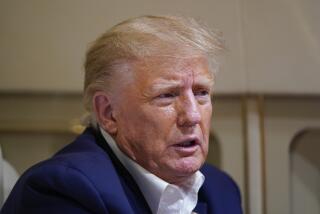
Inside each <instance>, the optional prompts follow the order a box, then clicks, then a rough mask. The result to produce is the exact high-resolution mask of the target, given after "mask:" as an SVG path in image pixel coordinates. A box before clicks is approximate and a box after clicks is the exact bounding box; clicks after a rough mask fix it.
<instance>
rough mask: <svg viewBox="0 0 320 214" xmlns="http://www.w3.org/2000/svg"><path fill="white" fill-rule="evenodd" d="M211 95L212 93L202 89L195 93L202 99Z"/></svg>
mask: <svg viewBox="0 0 320 214" xmlns="http://www.w3.org/2000/svg"><path fill="white" fill-rule="evenodd" d="M209 94H210V92H209V91H208V90H206V89H200V90H197V91H195V92H194V95H196V96H200V97H205V96H208V95H209Z"/></svg>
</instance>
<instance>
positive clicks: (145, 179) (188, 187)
mask: <svg viewBox="0 0 320 214" xmlns="http://www.w3.org/2000/svg"><path fill="white" fill-rule="evenodd" d="M100 131H101V133H102V135H103V137H104V138H105V140H106V142H107V143H108V145H109V146H110V147H111V150H112V151H113V152H114V153H115V155H116V156H117V158H118V159H119V160H120V162H121V163H122V164H123V165H124V167H125V168H126V169H127V170H128V171H129V173H130V174H131V175H132V176H133V178H134V180H135V181H136V182H137V184H138V186H139V188H140V190H141V191H142V193H143V195H144V197H145V199H146V201H147V202H148V205H149V207H150V209H151V210H152V213H157V210H158V207H159V203H160V200H161V196H162V195H163V193H164V192H165V190H166V189H168V188H170V187H174V188H179V189H180V190H181V193H182V194H183V195H188V194H189V193H190V192H192V193H193V194H196V195H197V193H198V191H199V189H200V187H201V186H202V184H203V182H204V179H205V178H204V175H203V174H202V173H201V172H200V171H197V172H196V173H195V174H194V175H193V176H191V177H190V179H189V180H187V182H185V183H184V184H183V185H182V186H181V187H178V186H176V185H173V184H169V183H168V182H166V181H164V180H162V179H161V178H159V177H157V176H156V175H154V174H152V173H151V172H149V171H147V170H146V169H144V168H143V167H141V166H140V165H139V164H137V163H136V162H134V161H133V160H132V159H130V158H129V157H128V156H127V155H125V154H124V153H123V152H122V151H121V150H120V149H119V147H118V146H117V144H116V142H115V141H114V139H113V138H112V137H111V136H110V135H109V134H108V133H107V132H105V131H104V130H103V129H102V128H101V127H100ZM196 202H197V201H196ZM196 202H195V204H194V206H195V205H196Z"/></svg>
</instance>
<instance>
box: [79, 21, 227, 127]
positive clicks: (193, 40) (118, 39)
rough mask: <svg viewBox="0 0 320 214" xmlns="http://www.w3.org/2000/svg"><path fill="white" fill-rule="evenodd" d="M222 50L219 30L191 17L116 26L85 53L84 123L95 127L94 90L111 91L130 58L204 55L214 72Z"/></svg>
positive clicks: (222, 45)
mask: <svg viewBox="0 0 320 214" xmlns="http://www.w3.org/2000/svg"><path fill="white" fill-rule="evenodd" d="M182 50H183V51H182ZM223 50H224V42H223V40H222V38H221V36H220V35H219V33H216V32H214V31H211V30H209V29H208V28H207V27H205V26H204V25H202V24H200V23H199V22H197V21H195V20H194V19H192V18H183V17H177V16H141V17H137V18H133V19H128V20H126V21H124V22H121V23H119V24H117V25H115V26H114V27H112V28H111V29H110V30H108V31H107V32H105V33H104V34H102V35H101V36H100V37H99V38H98V39H97V40H96V41H95V42H94V43H93V44H92V46H91V48H89V50H88V52H87V55H86V61H85V82H84V98H83V99H84V106H85V108H86V110H87V111H88V115H87V116H86V118H85V119H84V123H85V124H86V125H89V124H91V125H93V126H96V123H97V122H96V119H95V115H94V114H93V112H92V97H93V95H94V93H95V92H96V91H99V90H104V91H108V90H109V87H110V85H111V81H112V77H113V75H114V73H115V72H121V71H123V70H127V68H126V66H127V64H128V62H130V60H139V59H142V58H143V57H146V56H172V57H184V56H183V54H182V53H184V54H185V56H186V57H187V56H190V54H201V55H204V56H205V57H207V58H208V62H209V64H210V67H211V70H212V71H213V72H214V71H216V70H218V65H219V64H218V62H217V57H218V55H220V53H221V51H223Z"/></svg>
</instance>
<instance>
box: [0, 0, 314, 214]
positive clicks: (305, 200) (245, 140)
mask: <svg viewBox="0 0 320 214" xmlns="http://www.w3.org/2000/svg"><path fill="white" fill-rule="evenodd" d="M319 10H320V1H316V0H291V1H288V0H223V1H222V0H220V1H219V0H201V1H194V0H161V1H156V0H135V1H132V0H91V1H88V0H55V1H50V0H28V1H23V0H0V146H1V147H0V160H1V161H0V204H1V202H3V200H4V199H5V197H6V196H7V194H8V192H9V191H10V187H11V186H12V185H13V184H14V182H15V181H16V178H17V177H18V176H19V175H21V173H23V172H24V171H25V170H26V169H27V168H28V167H30V166H31V165H33V164H34V163H36V162H39V161H41V160H44V159H46V158H48V157H50V156H51V155H53V154H54V153H55V152H56V151H57V150H58V149H59V148H61V147H62V146H64V145H65V144H67V143H69V142H71V141H72V139H73V138H74V137H75V136H76V135H77V134H79V133H80V132H81V130H82V129H83V127H82V126H81V125H80V123H79V121H80V120H79V119H80V117H81V115H82V114H83V113H84V110H83V107H82V97H81V93H82V84H83V76H84V75H83V67H82V65H83V62H84V56H85V51H86V49H87V48H88V46H89V45H90V43H91V42H92V41H94V39H95V38H96V37H97V36H98V35H100V34H101V33H103V32H104V31H105V30H107V29H108V28H110V27H111V26H113V25H114V24H116V23H118V22H120V21H122V20H124V19H127V18H129V17H134V16H139V15H144V14H156V15H157V14H158V15H159V14H172V15H184V16H191V17H194V18H197V19H200V20H202V21H203V22H205V23H207V25H208V26H209V27H210V28H213V29H219V30H220V31H222V32H223V34H224V37H225V39H226V42H227V46H228V52H227V54H226V57H225V60H224V66H223V68H222V71H221V72H220V73H219V74H218V76H217V81H216V85H215V95H214V97H213V100H214V101H213V109H214V115H213V120H212V136H211V142H210V143H211V147H210V153H209V157H208V162H210V163H213V164H215V165H216V166H217V167H219V168H221V169H223V170H225V171H226V172H228V173H229V174H230V175H231V176H232V177H233V178H234V179H235V181H236V182H237V183H238V185H239V187H240V189H241V193H242V199H243V207H244V210H245V213H248V214H278V213H279V214H289V213H291V214H298V213H299V214H300V213H308V214H319V213H320V182H319V181H320V13H319Z"/></svg>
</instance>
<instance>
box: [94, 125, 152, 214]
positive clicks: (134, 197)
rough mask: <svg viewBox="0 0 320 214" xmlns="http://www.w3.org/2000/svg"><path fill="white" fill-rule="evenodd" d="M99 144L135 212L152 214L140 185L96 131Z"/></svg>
mask: <svg viewBox="0 0 320 214" xmlns="http://www.w3.org/2000/svg"><path fill="white" fill-rule="evenodd" d="M96 142H97V144H98V145H99V146H100V147H101V148H102V149H103V150H104V151H105V152H106V153H107V154H108V155H109V157H110V159H111V161H112V163H113V165H114V167H115V169H116V171H117V173H118V175H119V179H120V182H121V185H122V187H123V189H124V191H125V193H126V195H127V198H128V201H129V203H130V205H131V207H132V208H133V210H134V212H135V213H145V214H149V213H150V214H151V209H150V208H149V206H148V203H147V202H146V200H145V198H144V196H143V194H142V192H141V190H140V189H139V186H138V185H137V183H136V182H135V180H134V179H133V177H132V176H131V174H130V173H129V172H128V171H127V169H126V168H125V167H124V166H123V165H122V164H121V162H120V160H119V159H118V158H117V157H116V155H115V154H114V153H113V151H112V150H111V148H110V147H109V145H108V143H107V142H106V141H105V139H104V138H103V136H102V135H101V133H100V132H99V131H97V133H96Z"/></svg>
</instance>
